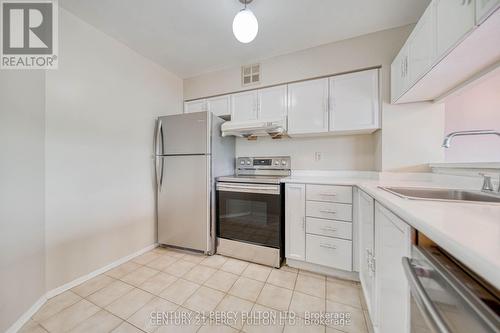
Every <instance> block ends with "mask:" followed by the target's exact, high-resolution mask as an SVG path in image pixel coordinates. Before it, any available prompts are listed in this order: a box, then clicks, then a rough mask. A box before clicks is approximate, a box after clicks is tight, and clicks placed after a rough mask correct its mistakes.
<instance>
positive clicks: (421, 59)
mask: <svg viewBox="0 0 500 333" xmlns="http://www.w3.org/2000/svg"><path fill="white" fill-rule="evenodd" d="M435 9H436V6H435V4H431V5H430V6H429V7H427V9H426V10H425V12H424V14H423V15H422V17H421V18H420V20H419V21H418V23H417V25H416V26H415V28H414V29H413V32H412V33H411V35H410V37H409V38H408V42H407V43H408V63H409V64H411V66H410V67H409V68H408V70H409V80H410V82H415V81H417V80H418V79H419V78H420V77H421V76H423V75H424V74H425V73H426V72H427V71H428V70H429V69H430V68H431V66H432V64H433V62H434V60H436V10H435Z"/></svg>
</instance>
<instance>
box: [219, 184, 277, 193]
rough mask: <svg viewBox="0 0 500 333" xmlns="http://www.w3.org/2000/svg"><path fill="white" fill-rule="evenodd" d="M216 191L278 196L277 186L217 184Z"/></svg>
mask: <svg viewBox="0 0 500 333" xmlns="http://www.w3.org/2000/svg"><path fill="white" fill-rule="evenodd" d="M217 191H222V192H243V193H257V194H273V195H279V194H280V186H279V185H257V184H252V185H247V184H235V183H217Z"/></svg>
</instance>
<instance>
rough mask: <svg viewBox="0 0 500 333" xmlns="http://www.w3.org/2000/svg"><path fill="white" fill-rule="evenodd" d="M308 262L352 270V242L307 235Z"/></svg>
mask: <svg viewBox="0 0 500 333" xmlns="http://www.w3.org/2000/svg"><path fill="white" fill-rule="evenodd" d="M306 261H308V262H310V263H313V264H318V265H323V266H328V267H334V268H337V269H342V270H345V271H350V270H352V241H349V240H345V239H339V238H333V237H325V236H317V235H309V234H308V235H306Z"/></svg>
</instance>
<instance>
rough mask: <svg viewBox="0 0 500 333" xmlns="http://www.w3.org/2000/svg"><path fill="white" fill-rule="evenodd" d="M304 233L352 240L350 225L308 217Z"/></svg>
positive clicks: (348, 223)
mask: <svg viewBox="0 0 500 333" xmlns="http://www.w3.org/2000/svg"><path fill="white" fill-rule="evenodd" d="M306 233H308V234H315V235H320V236H328V237H337V238H343V239H348V240H352V223H351V222H341V221H332V220H324V219H317V218H314V217H308V218H307V219H306Z"/></svg>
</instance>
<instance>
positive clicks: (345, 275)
mask: <svg viewBox="0 0 500 333" xmlns="http://www.w3.org/2000/svg"><path fill="white" fill-rule="evenodd" d="M286 264H287V265H288V266H290V267H293V268H298V269H303V270H306V271H310V272H313V273H320V274H324V275H328V276H331V277H336V278H340V279H343V280H351V281H356V282H359V274H358V272H348V271H343V270H340V269H335V268H331V267H326V266H321V265H316V264H311V263H310V262H305V261H300V260H295V259H286Z"/></svg>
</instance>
